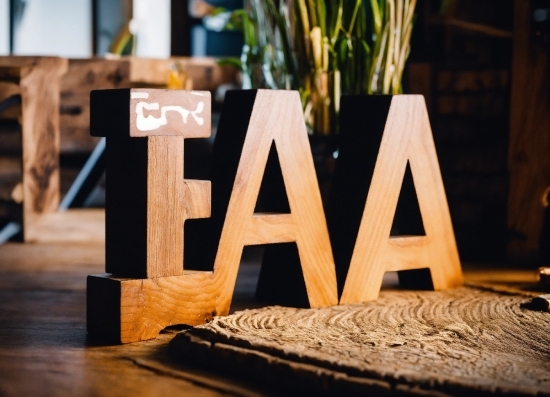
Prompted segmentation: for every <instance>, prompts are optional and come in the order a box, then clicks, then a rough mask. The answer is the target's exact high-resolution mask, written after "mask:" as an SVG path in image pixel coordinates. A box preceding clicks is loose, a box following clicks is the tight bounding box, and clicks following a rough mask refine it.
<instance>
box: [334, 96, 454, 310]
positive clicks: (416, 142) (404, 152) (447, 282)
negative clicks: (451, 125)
mask: <svg viewBox="0 0 550 397" xmlns="http://www.w3.org/2000/svg"><path fill="white" fill-rule="evenodd" d="M341 109H342V111H341V114H340V120H341V131H340V132H341V136H340V138H341V140H340V152H339V157H338V160H337V164H336V170H335V177H334V183H333V186H332V191H331V196H330V198H329V209H328V211H327V212H328V214H327V221H328V224H329V230H330V235H331V241H332V245H333V252H334V256H335V261H336V266H337V273H338V276H339V280H338V281H339V285H340V290H342V287H343V291H342V296H341V300H340V303H341V304H347V303H355V302H363V301H368V300H372V299H376V298H377V297H378V293H379V290H380V287H381V285H382V278H383V276H384V273H385V272H386V271H398V272H400V280H402V277H401V276H402V275H405V274H404V273H409V274H408V275H409V276H410V273H411V272H403V271H411V270H413V269H429V271H427V270H425V271H423V272H422V271H420V272H418V271H416V275H421V276H423V277H424V280H421V281H422V282H423V285H426V284H427V283H426V279H425V278H426V277H429V276H430V275H431V282H432V285H433V288H434V289H436V290H438V289H444V288H451V287H456V286H460V285H461V284H462V282H463V280H462V272H461V268H460V261H459V257H458V252H457V249H456V244H455V239H454V233H453V228H452V224H451V218H450V214H449V209H448V206H447V200H446V197H445V191H444V188H443V181H442V179H441V173H440V170H439V164H438V160H437V155H436V151H435V146H434V142H433V137H432V134H431V129H430V124H429V119H428V113H427V111H426V106H425V103H424V99H423V97H421V96H416V95H399V96H393V97H392V96H369V97H367V96H355V97H353V96H350V97H343V98H342V107H341ZM407 163H408V164H409V165H410V169H411V171H412V176H413V180H414V186H415V189H416V193H417V198H418V204H419V207H420V213H421V215H422V222H423V226H424V230H425V235H423V236H395V237H390V232H391V228H392V222H393V219H394V215H395V212H396V207H397V203H398V199H399V194H400V191H401V186H402V183H403V178H404V176H405V171H406V168H407ZM367 192H368V195H367ZM348 266H349V270H348ZM346 273H347V275H346ZM413 273H415V272H413ZM403 278H405V277H403ZM344 280H345V284H344V282H343V281H344ZM427 281H429V280H427Z"/></svg>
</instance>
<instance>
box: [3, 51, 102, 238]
mask: <svg viewBox="0 0 550 397" xmlns="http://www.w3.org/2000/svg"><path fill="white" fill-rule="evenodd" d="M1 71H4V72H5V73H3V72H1ZM66 71H67V60H66V59H62V58H52V57H0V75H9V76H12V78H11V80H10V83H9V84H7V85H6V84H2V85H0V99H5V96H6V95H8V96H9V95H13V94H14V93H19V94H20V95H21V106H20V107H14V108H13V109H14V110H15V112H16V114H15V115H10V114H8V115H7V116H6V115H4V116H6V117H17V119H19V122H20V125H21V149H22V154H21V159H22V160H21V166H22V167H21V168H22V174H21V175H19V174H17V176H20V178H21V183H20V184H17V182H15V181H14V180H12V181H11V183H12V184H14V182H15V184H14V186H15V188H14V189H13V188H12V189H10V192H9V194H10V196H11V198H12V199H13V200H14V201H15V203H14V204H13V206H12V207H15V206H16V204H19V203H20V204H21V206H22V208H21V211H16V210H14V211H12V214H11V215H12V218H14V219H12V220H13V221H16V222H19V223H21V224H22V226H23V228H22V230H23V241H25V242H37V241H63V240H65V241H82V240H88V241H104V238H105V232H104V219H105V214H104V211H103V210H85V211H72V210H71V211H67V212H57V208H58V206H59V183H60V182H59V139H60V132H59V117H60V116H59V106H60V104H59V103H60V99H59V90H60V84H61V83H60V80H61V77H62V75H63V74H64V73H65V72H66ZM14 82H17V84H18V85H17V89H15V88H14V87H13V86H12V85H13V83H14Z"/></svg>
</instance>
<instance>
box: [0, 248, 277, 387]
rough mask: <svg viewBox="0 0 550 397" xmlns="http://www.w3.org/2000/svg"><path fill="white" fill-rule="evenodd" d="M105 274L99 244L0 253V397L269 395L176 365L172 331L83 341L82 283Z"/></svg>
mask: <svg viewBox="0 0 550 397" xmlns="http://www.w3.org/2000/svg"><path fill="white" fill-rule="evenodd" d="M104 266H105V245H104V244H103V243H90V242H86V243H83V242H80V243H75V242H70V243H67V242H65V243H36V244H18V243H6V244H4V245H2V246H0V340H1V342H0V395H1V396H4V397H20V396H49V397H64V396H83V397H99V396H113V395H116V396H121V397H130V396H131V397H139V396H147V397H150V396H151V397H161V396H179V395H183V396H197V397H218V396H249V397H253V396H254V397H257V396H261V395H266V394H269V395H273V393H271V394H270V393H269V390H261V389H258V388H254V387H252V386H250V385H246V384H243V383H239V382H237V381H234V380H231V379H228V378H223V377H220V376H213V375H212V374H210V373H207V372H204V371H198V370H196V369H193V367H192V366H189V367H184V366H181V365H179V364H177V363H174V362H173V360H172V359H171V358H170V357H169V356H168V354H167V345H168V342H169V341H170V340H171V339H172V338H173V336H174V331H170V330H166V331H165V332H163V333H161V335H159V337H158V338H156V339H154V340H150V341H146V342H142V343H133V344H126V345H118V346H109V345H104V344H99V343H98V341H97V340H94V339H93V338H90V337H89V336H87V335H86V275H88V274H90V273H99V272H102V271H103V270H104Z"/></svg>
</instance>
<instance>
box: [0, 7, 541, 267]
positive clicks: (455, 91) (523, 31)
mask: <svg viewBox="0 0 550 397" xmlns="http://www.w3.org/2000/svg"><path fill="white" fill-rule="evenodd" d="M242 6H243V3H242V0H217V1H216V0H208V1H203V0H0V56H8V55H55V56H61V57H67V58H71V59H87V58H90V57H96V56H97V57H105V56H106V55H107V56H108V54H109V53H116V54H118V55H120V54H122V55H125V54H126V55H133V56H136V57H143V58H160V59H165V58H170V57H214V58H220V57H227V56H235V57H238V56H239V55H240V53H241V49H242V44H243V38H242V35H241V33H240V32H238V31H235V30H225V29H224V26H225V21H226V19H224V18H227V15H226V14H224V13H219V7H222V8H224V9H225V10H227V11H231V10H235V9H238V8H241V7H242ZM216 9H218V10H217V11H215V10H216ZM549 13H550V0H482V1H479V0H454V1H449V0H419V1H418V4H417V15H416V20H415V26H414V32H413V35H412V38H411V48H412V50H411V54H410V58H409V60H408V63H407V67H406V70H405V73H404V78H403V86H404V92H405V93H415V94H423V95H424V96H425V98H426V102H427V105H428V110H429V115H430V119H431V123H432V129H433V133H434V137H435V142H436V148H437V151H438V156H439V160H440V164H441V171H442V174H443V180H444V184H445V189H446V192H447V196H448V201H449V206H450V210H451V216H452V219H453V225H454V228H455V234H456V238H457V243H458V247H459V252H460V255H461V258H462V260H464V261H469V262H478V261H479V262H498V263H505V262H508V263H514V264H521V265H522V266H525V267H536V266H539V265H541V264H547V265H548V264H550V254H549V251H550V248H549V247H550V215H549V210H548V192H549V190H548V188H549V186H550V99H549V92H550V81H549V69H550V68H549V65H548V56H549V53H550V44H549V43H550V40H549V31H550V18H549ZM213 70H214V69H211V70H210V72H206V73H213ZM222 80H223V79H222ZM227 82H229V83H230V84H232V85H231V86H232V87H234V86H235V84H238V82H239V78H238V76H237V75H236V72H235V75H234V76H233V77H232V78H230V79H225V80H223V81H221V80H220V82H219V84H218V85H220V84H222V83H227ZM197 87H200V80H197V81H195V88H197ZM210 88H211V89H212V91H213V92H214V93H215V91H216V89H217V87H210ZM67 95H68V94H67ZM222 97H223V95H222V96H219V98H222ZM62 99H63V93H62ZM220 106H221V105H220ZM65 110H66V111H68V112H69V113H70V109H69V110H67V109H65ZM215 110H219V107H217V108H215ZM62 114H63V109H62ZM2 123H3V124H1V127H2V128H1V129H0V156H4V158H5V157H6V156H8V157H9V156H10V155H12V154H13V153H14V151H15V149H13V147H14V145H15V144H14V143H13V142H15V139H14V138H13V136H14V135H13V134H15V133H13V130H14V127H13V125H12V126H11V127H10V124H9V123H7V122H6V121H5V120H4V121H2ZM10 128H11V129H10ZM67 128H68V127H67ZM61 129H62V145H61V166H62V193H64V192H66V191H67V190H68V188H69V186H70V185H71V183H72V180H73V179H74V177H75V175H76V174H77V173H78V171H79V170H80V168H81V167H82V165H83V164H84V162H85V161H86V159H87V158H88V156H89V154H90V152H91V150H92V149H93V147H94V145H95V143H96V141H93V140H90V138H89V137H83V135H82V134H83V133H80V132H75V131H72V132H71V131H69V130H68V129H65V130H64V127H63V118H62V125H61ZM10 131H11V132H10ZM10 133H11V134H12V135H10ZM79 134H80V135H79ZM63 139H65V141H63ZM199 145H202V146H201V148H200V149H193V150H195V151H197V150H198V151H199V153H208V148H209V146H208V145H207V144H199ZM189 150H191V149H187V148H186V156H189V157H186V165H187V164H189V170H186V176H188V177H204V172H203V171H202V170H204V169H205V167H207V161H205V160H204V156H202V157H200V156H196V157H200V158H197V159H195V160H194V159H193V155H192V154H190V155H188V154H187V153H188V152H189ZM1 164H3V166H2V170H1V171H0V178H1V180H2V181H3V182H1V183H2V185H1V188H2V189H3V190H5V191H7V193H2V195H1V199H0V204H1V205H2V206H3V208H9V202H10V201H11V200H12V198H11V196H10V194H11V189H12V187H8V185H10V183H11V182H9V181H11V180H10V179H9V178H10V177H9V169H8V168H9V167H8V166H7V165H6V164H8V163H7V162H6V161H4V162H2V163H1ZM193 164H194V165H193ZM191 174H192V175H191ZM6 181H8V182H6ZM96 193H97V192H96ZM100 196H101V194H99V196H98V197H96V199H95V201H94V200H91V201H90V200H89V202H88V205H101V203H102V201H101V197H100ZM0 216H3V217H4V218H7V217H8V209H4V210H0Z"/></svg>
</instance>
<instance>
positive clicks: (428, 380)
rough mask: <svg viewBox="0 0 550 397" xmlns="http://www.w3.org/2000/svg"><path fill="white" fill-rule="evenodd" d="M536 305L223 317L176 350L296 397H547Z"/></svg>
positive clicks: (490, 302)
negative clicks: (301, 396)
mask: <svg viewBox="0 0 550 397" xmlns="http://www.w3.org/2000/svg"><path fill="white" fill-rule="evenodd" d="M501 273H504V272H501ZM530 301H531V294H529V295H523V294H513V293H510V292H508V293H506V294H502V293H496V292H492V291H486V290H481V289H474V288H456V289H452V290H446V291H383V292H382V293H381V294H380V298H379V299H378V300H377V301H372V302H366V303H363V304H354V305H340V306H334V307H327V308H321V309H295V308H288V307H280V306H272V307H266V308H261V309H254V310H246V311H242V312H237V313H235V314H233V315H231V316H229V317H218V318H215V319H214V320H213V321H211V322H210V323H208V324H205V325H202V326H198V327H195V328H193V329H191V330H189V331H184V332H182V333H180V334H178V335H177V336H176V337H175V338H174V339H173V341H172V342H171V344H170V346H169V348H170V351H171V354H172V356H173V357H176V358H178V359H179V360H180V361H182V362H188V363H193V364H194V365H201V366H204V367H206V368H209V369H211V370H217V371H219V372H218V373H223V374H232V375H233V376H235V377H236V378H239V379H243V378H245V379H249V380H255V381H262V382H263V383H264V384H266V385H268V386H270V387H273V388H274V389H275V390H280V391H281V392H287V393H289V394H292V395H315V396H348V395H349V396H357V395H376V396H395V395H406V396H414V395H422V396H468V395H476V396H494V395H514V396H549V395H550V380H549V379H550V336H549V334H548V332H547V329H548V327H550V316H549V315H548V313H545V312H541V311H535V310H530V309H529V308H527V306H528V304H529V302H530ZM282 379H284V381H282Z"/></svg>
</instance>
